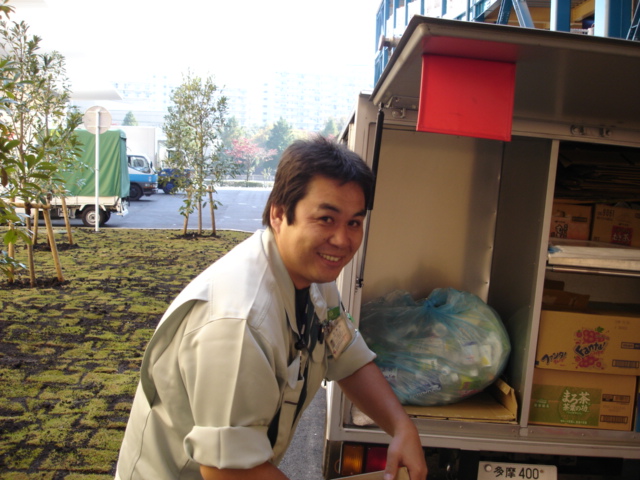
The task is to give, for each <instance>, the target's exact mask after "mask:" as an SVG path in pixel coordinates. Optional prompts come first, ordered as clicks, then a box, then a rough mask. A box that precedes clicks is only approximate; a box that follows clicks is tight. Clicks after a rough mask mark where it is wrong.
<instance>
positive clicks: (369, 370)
mask: <svg viewBox="0 0 640 480" xmlns="http://www.w3.org/2000/svg"><path fill="white" fill-rule="evenodd" d="M338 384H339V385H340V388H341V389H342V391H343V392H344V393H345V395H346V396H347V397H348V398H349V399H350V400H351V401H352V402H353V403H354V404H355V405H356V407H358V408H359V409H360V410H362V411H363V412H364V413H365V414H366V415H368V416H369V417H371V418H372V419H373V421H374V422H376V424H377V425H378V426H379V427H380V428H382V429H383V430H384V431H385V432H387V433H388V434H389V435H391V437H392V439H391V442H390V443H389V450H388V452H387V467H386V469H385V475H384V478H385V480H393V479H395V477H396V475H397V474H398V469H399V468H400V467H407V470H409V477H410V479H411V480H425V479H426V478H427V463H426V461H425V458H424V452H423V451H422V445H421V443H420V436H419V435H418V430H417V429H416V427H415V425H414V423H413V422H412V421H411V419H410V418H409V417H408V416H407V414H406V413H405V411H404V409H403V408H402V405H400V402H399V401H398V397H396V395H395V393H393V390H392V389H391V386H390V385H389V382H387V380H386V379H385V378H384V376H383V375H382V373H381V372H380V369H379V368H378V367H377V366H376V365H375V364H374V363H373V362H372V363H368V364H367V365H365V366H364V367H362V368H361V369H360V370H358V371H356V372H355V373H353V374H351V375H350V376H348V377H347V378H344V379H342V380H340V381H339V382H338Z"/></svg>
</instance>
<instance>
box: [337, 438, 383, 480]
mask: <svg viewBox="0 0 640 480" xmlns="http://www.w3.org/2000/svg"><path fill="white" fill-rule="evenodd" d="M386 465H387V447H386V446H384V447H383V446H379V445H362V444H355V443H345V444H344V445H343V446H342V463H341V465H340V475H341V476H343V477H346V476H349V475H358V474H361V473H369V472H379V471H380V470H384V469H385V467H386Z"/></svg>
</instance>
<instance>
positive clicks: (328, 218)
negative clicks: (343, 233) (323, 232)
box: [320, 217, 333, 223]
mask: <svg viewBox="0 0 640 480" xmlns="http://www.w3.org/2000/svg"><path fill="white" fill-rule="evenodd" d="M320 221H321V222H323V223H333V217H320Z"/></svg>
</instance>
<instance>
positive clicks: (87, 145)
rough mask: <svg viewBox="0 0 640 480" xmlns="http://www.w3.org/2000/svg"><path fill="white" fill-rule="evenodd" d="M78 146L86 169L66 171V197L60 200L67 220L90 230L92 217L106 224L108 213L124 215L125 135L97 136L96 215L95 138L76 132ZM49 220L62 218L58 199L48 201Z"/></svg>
mask: <svg viewBox="0 0 640 480" xmlns="http://www.w3.org/2000/svg"><path fill="white" fill-rule="evenodd" d="M76 134H77V136H78V139H79V140H80V142H81V143H82V145H83V146H82V154H81V155H80V161H81V162H82V163H83V164H84V165H85V166H86V167H85V168H79V169H77V170H76V171H73V172H67V174H66V180H67V185H66V186H67V190H68V192H69V193H68V195H66V196H65V197H64V201H65V204H66V208H67V210H68V212H69V216H70V218H81V219H82V222H83V223H84V225H85V226H87V227H94V226H95V222H96V217H98V218H99V221H100V225H103V224H105V223H107V222H108V221H109V219H110V218H111V214H113V213H115V214H116V215H122V216H124V215H127V214H128V212H129V210H128V207H129V201H128V196H129V189H130V183H129V167H128V165H127V154H126V135H125V134H124V132H122V131H121V130H108V131H106V132H104V133H102V134H100V140H99V141H100V146H99V147H100V194H99V197H98V206H99V214H98V215H96V208H95V205H96V197H95V191H96V189H95V168H94V167H95V151H96V150H95V135H94V134H92V133H89V132H88V131H86V130H77V131H76ZM51 204H52V206H53V207H56V208H53V209H52V210H51V216H52V218H62V217H63V211H62V208H63V203H62V199H61V198H60V197H53V199H52V200H51Z"/></svg>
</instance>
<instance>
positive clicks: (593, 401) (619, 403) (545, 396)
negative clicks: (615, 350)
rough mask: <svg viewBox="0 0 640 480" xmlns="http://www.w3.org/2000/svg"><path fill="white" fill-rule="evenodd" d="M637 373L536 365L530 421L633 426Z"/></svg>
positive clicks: (557, 423)
mask: <svg viewBox="0 0 640 480" xmlns="http://www.w3.org/2000/svg"><path fill="white" fill-rule="evenodd" d="M635 395H636V377H634V376H631V375H598V374H596V373H584V372H562V371H557V370H547V369H543V368H536V369H534V373H533V388H532V390H531V410H530V412H529V423H533V424H543V425H563V426H566V427H578V428H598V429H605V430H625V431H629V430H632V425H633V410H634V405H635Z"/></svg>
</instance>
